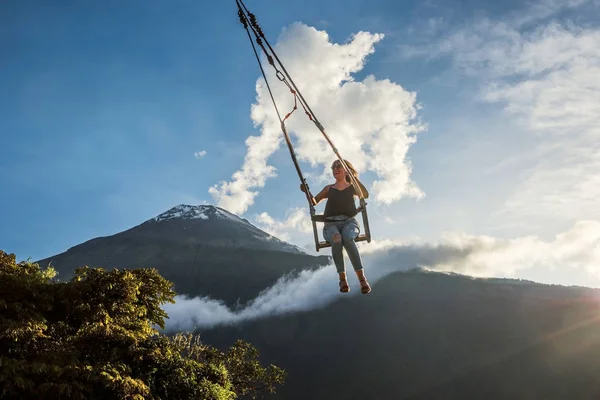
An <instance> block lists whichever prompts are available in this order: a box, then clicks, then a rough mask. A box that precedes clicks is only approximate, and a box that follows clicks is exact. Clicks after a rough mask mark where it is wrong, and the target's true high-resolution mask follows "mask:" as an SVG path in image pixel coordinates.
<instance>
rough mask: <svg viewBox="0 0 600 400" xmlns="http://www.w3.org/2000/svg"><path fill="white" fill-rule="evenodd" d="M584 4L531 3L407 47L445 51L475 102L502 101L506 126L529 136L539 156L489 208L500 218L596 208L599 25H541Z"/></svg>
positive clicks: (570, 217) (416, 51)
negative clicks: (499, 204)
mask: <svg viewBox="0 0 600 400" xmlns="http://www.w3.org/2000/svg"><path fill="white" fill-rule="evenodd" d="M583 5H590V2H589V1H586V0H571V1H567V2H559V1H555V0H546V1H542V2H537V3H534V4H532V5H531V6H530V8H528V9H526V10H519V12H518V13H517V12H516V13H515V14H514V15H515V16H514V17H513V18H511V19H507V20H505V21H493V20H489V19H483V20H480V21H477V22H473V23H471V24H469V27H468V28H462V29H460V30H457V31H455V32H453V33H450V34H448V35H447V36H446V38H444V39H442V41H441V42H439V43H435V44H433V45H429V46H424V47H422V48H412V49H410V50H409V51H408V52H407V53H406V54H407V55H411V56H414V55H424V54H428V55H429V56H439V55H442V54H446V55H449V56H450V57H451V58H452V60H453V62H454V64H455V67H456V70H457V71H460V72H461V73H464V74H467V75H468V76H469V77H470V78H472V79H473V78H474V80H475V82H477V84H478V85H480V88H481V89H480V92H479V93H480V97H479V99H480V100H482V101H485V102H490V103H497V104H499V105H502V107H503V110H504V112H505V113H506V114H507V115H508V117H509V121H510V122H509V123H508V124H507V126H510V123H511V122H512V123H515V124H518V126H519V127H520V128H522V129H524V130H525V131H527V132H530V133H531V134H532V135H533V136H534V137H535V138H536V140H537V143H536V146H537V148H534V149H530V151H528V152H527V153H529V154H536V156H537V157H538V158H537V159H535V160H534V162H533V163H531V160H528V163H529V164H530V165H531V166H530V167H529V168H528V169H524V170H522V171H521V174H520V175H519V176H516V177H514V178H513V179H514V180H515V187H514V191H513V192H512V193H511V194H510V195H509V196H508V198H507V199H506V202H505V206H504V207H503V208H502V209H501V210H498V211H497V213H496V214H495V215H496V216H498V217H499V218H502V219H504V220H506V218H512V219H513V220H523V219H524V218H537V219H539V220H540V221H543V220H546V221H547V220H549V219H553V220H560V221H561V222H562V223H563V224H564V223H572V222H574V221H577V220H579V219H585V218H589V216H592V215H598V214H599V213H600V202H599V201H597V199H598V198H600V125H598V122H597V121H598V115H600V79H598V77H599V76H600V52H598V50H597V49H599V48H600V29H598V28H593V27H587V28H583V27H579V26H577V25H576V24H574V23H573V22H568V23H564V24H561V23H559V22H557V18H553V20H552V21H551V22H546V23H540V21H542V20H544V19H545V18H548V17H551V16H554V17H555V16H556V14H557V13H559V12H560V11H563V10H565V9H576V8H577V7H581V6H583ZM535 23H537V25H535ZM525 25H526V26H525ZM483 133H484V132H483ZM514 145H515V146H521V144H520V143H514ZM524 154H525V153H524ZM530 221H531V220H530Z"/></svg>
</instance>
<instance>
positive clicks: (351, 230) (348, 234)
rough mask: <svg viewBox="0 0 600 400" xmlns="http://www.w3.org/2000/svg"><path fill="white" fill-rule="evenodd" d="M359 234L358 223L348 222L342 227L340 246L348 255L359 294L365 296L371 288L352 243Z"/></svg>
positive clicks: (358, 254) (351, 220)
mask: <svg viewBox="0 0 600 400" xmlns="http://www.w3.org/2000/svg"><path fill="white" fill-rule="evenodd" d="M359 233H360V227H359V226H358V222H356V220H355V219H354V218H352V219H350V220H348V221H347V222H346V224H345V225H344V226H343V227H342V244H343V246H344V248H345V249H346V252H347V253H348V257H349V258H350V261H351V262H352V266H353V267H354V272H356V276H357V277H358V280H359V282H360V288H361V292H362V293H363V294H367V293H369V292H370V291H371V286H370V285H369V282H368V281H367V278H366V277H365V270H364V268H363V265H362V260H361V258H360V253H359V252H358V247H356V242H355V241H354V239H356V237H357V236H358V234H359Z"/></svg>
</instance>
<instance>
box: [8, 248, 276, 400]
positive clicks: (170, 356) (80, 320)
mask: <svg viewBox="0 0 600 400" xmlns="http://www.w3.org/2000/svg"><path fill="white" fill-rule="evenodd" d="M54 276H55V271H54V269H53V268H47V269H44V270H41V269H40V267H39V266H38V265H37V264H33V263H30V262H21V263H16V257H15V255H14V254H7V253H5V252H3V251H0V310H1V311H2V312H1V313H0V399H4V398H36V399H50V398H52V399H58V398H68V399H113V398H114V399H214V400H221V399H222V400H229V399H238V398H242V397H248V398H253V399H254V398H258V397H260V396H262V395H263V394H265V393H273V392H275V386H276V385H277V384H282V383H283V381H284V379H285V373H284V371H283V370H281V369H280V368H278V367H276V366H273V365H270V366H268V367H266V368H265V367H263V366H262V365H261V364H260V363H259V361H258V352H257V350H256V349H255V348H254V347H253V346H251V345H250V344H248V343H245V342H243V341H238V342H236V343H235V345H234V346H232V347H231V348H230V349H229V350H228V351H227V352H225V353H223V352H221V351H218V350H217V349H215V348H213V347H211V346H208V345H205V344H203V343H201V342H200V341H199V340H198V338H197V337H194V336H193V335H191V334H189V333H185V334H177V335H175V336H173V337H169V336H165V335H162V334H160V333H159V331H158V330H157V329H156V328H155V326H158V327H161V328H164V318H166V317H167V315H166V313H165V312H164V310H163V309H162V308H161V305H162V304H164V303H166V302H171V303H173V302H174V296H175V293H174V292H173V291H172V289H171V286H172V285H171V283H170V282H168V281H167V280H165V279H164V278H162V277H161V276H160V274H159V273H158V272H157V271H156V270H154V269H135V270H118V269H115V270H112V271H110V272H108V271H105V270H103V269H101V268H97V269H91V268H88V267H82V268H79V269H77V271H76V274H75V276H74V277H73V279H71V281H69V282H55V281H53V278H54Z"/></svg>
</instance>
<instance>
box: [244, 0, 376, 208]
mask: <svg viewBox="0 0 600 400" xmlns="http://www.w3.org/2000/svg"><path fill="white" fill-rule="evenodd" d="M236 3H237V6H238V16H239V18H240V22H241V23H242V24H243V25H244V28H245V29H246V32H247V33H248V38H249V39H250V42H251V44H252V48H253V50H254V55H255V56H256V59H257V61H258V64H259V66H260V70H261V72H262V74H263V78H264V80H265V82H266V83H267V88H268V89H269V95H270V96H271V100H272V101H273V105H274V106H275V109H276V111H277V117H278V118H279V121H280V123H281V129H282V131H283V133H284V136H285V139H286V142H287V144H288V148H289V149H290V153H291V155H292V160H293V162H294V165H295V167H296V170H297V172H298V176H299V177H300V180H301V181H302V183H303V184H304V185H305V187H306V194H307V199H308V201H309V204H310V206H311V210H312V207H313V205H312V202H311V201H310V198H311V197H309V196H312V195H311V194H310V191H309V189H308V185H307V184H306V180H305V179H304V177H303V176H302V172H301V170H300V167H299V165H298V162H297V159H296V156H295V153H294V150H293V147H292V144H291V141H290V139H289V135H288V133H287V129H286V127H285V123H284V122H285V120H286V119H287V118H289V117H290V116H291V114H292V113H293V112H294V111H295V110H296V109H297V100H298V99H299V100H300V104H301V105H302V107H303V109H304V112H305V113H306V115H307V116H308V118H309V119H310V120H311V121H312V122H313V123H314V124H315V125H316V127H317V128H318V129H319V130H320V131H321V133H322V134H323V136H324V137H325V140H326V141H327V143H328V144H329V145H330V146H331V148H332V149H333V152H334V153H335V155H336V156H337V158H338V159H339V161H340V163H341V164H342V166H343V168H344V170H345V171H346V174H347V176H349V177H350V180H351V183H352V185H353V186H354V189H355V190H356V193H358V195H359V199H360V202H361V208H364V207H365V206H366V202H365V199H364V194H363V192H362V189H361V187H360V185H359V184H358V182H357V180H356V177H355V176H354V174H353V173H352V172H351V171H350V169H349V168H348V166H347V165H346V162H345V160H344V159H343V158H342V156H341V155H340V153H339V151H338V149H337V147H336V146H335V145H334V144H333V141H332V140H331V138H330V137H329V135H327V133H326V132H325V129H324V127H323V125H322V124H321V123H320V122H319V120H318V119H317V117H316V116H315V114H314V112H313V111H312V110H311V108H310V106H309V105H308V103H307V102H306V100H305V99H304V97H303V96H302V93H301V92H300V90H299V89H298V88H297V86H296V84H295V83H294V81H293V79H292V78H291V76H290V75H289V74H288V72H287V70H286V69H285V67H284V66H283V63H282V62H281V60H280V59H279V57H278V56H277V53H276V52H275V50H273V48H272V47H271V44H270V43H269V41H268V40H267V38H266V37H265V34H264V32H263V30H262V28H261V27H260V25H259V24H258V21H257V20H256V15H254V14H253V13H252V12H250V11H249V10H248V9H247V8H246V5H245V4H244V2H243V0H236ZM244 10H245V11H246V13H247V14H248V17H246V14H245V13H244ZM248 26H250V28H251V29H252V31H253V33H254V36H255V39H256V42H257V43H258V45H259V46H260V47H261V48H262V50H263V52H264V53H265V55H266V56H267V60H268V61H269V64H271V65H272V66H273V68H274V69H275V71H276V76H277V78H278V79H279V80H280V81H282V82H283V83H284V84H285V85H286V86H287V87H288V88H289V89H290V92H291V93H292V94H293V95H294V108H293V109H292V111H290V112H289V113H288V114H287V115H286V116H285V118H284V119H283V120H282V119H281V115H280V114H279V110H278V109H277V105H276V102H275V99H274V97H273V93H272V92H271V88H270V86H269V83H268V81H267V77H266V75H265V72H264V69H263V67H262V63H261V62H260V57H259V56H258V53H257V52H256V48H255V46H254V43H253V42H252V38H251V36H250V32H249V31H248ZM263 41H264V43H266V44H267V46H268V47H269V50H270V51H271V53H272V55H271V54H270V53H269V52H268V51H267V49H266V48H265V46H264V44H263ZM273 57H275V59H276V60H277V63H278V64H279V65H280V67H281V69H282V70H283V72H284V73H285V76H284V75H283V73H282V72H281V71H280V70H279V69H278V68H277V66H276V65H275V63H274V61H273ZM288 80H289V82H288ZM290 83H291V86H290Z"/></svg>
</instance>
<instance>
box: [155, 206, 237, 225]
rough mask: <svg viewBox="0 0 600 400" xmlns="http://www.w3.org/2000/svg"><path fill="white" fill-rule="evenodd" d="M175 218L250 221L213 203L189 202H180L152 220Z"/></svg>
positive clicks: (159, 220)
mask: <svg viewBox="0 0 600 400" xmlns="http://www.w3.org/2000/svg"><path fill="white" fill-rule="evenodd" d="M173 219H204V220H208V219H228V220H232V221H235V222H241V223H246V224H247V223H248V221H246V220H245V219H242V218H240V217H238V216H237V215H235V214H232V213H230V212H229V211H227V210H224V209H222V208H220V207H215V206H212V205H199V206H192V205H188V204H179V205H177V206H175V207H173V208H171V209H170V210H167V211H165V212H164V213H162V214H160V215H157V216H156V217H154V218H153V219H152V220H153V221H156V222H161V221H168V220H173Z"/></svg>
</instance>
